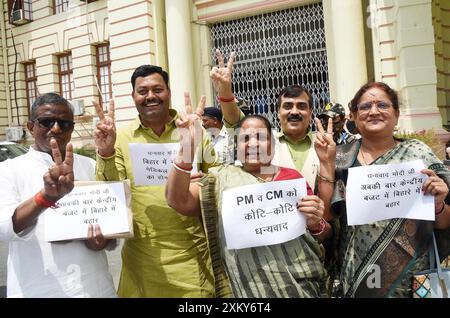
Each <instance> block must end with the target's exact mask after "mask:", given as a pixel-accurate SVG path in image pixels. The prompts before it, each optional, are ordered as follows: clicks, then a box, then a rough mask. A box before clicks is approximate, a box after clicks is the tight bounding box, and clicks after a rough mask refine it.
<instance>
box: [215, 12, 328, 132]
mask: <svg viewBox="0 0 450 318" xmlns="http://www.w3.org/2000/svg"><path fill="white" fill-rule="evenodd" d="M211 41H212V51H211V57H212V61H214V62H213V64H215V63H216V59H215V53H214V52H215V49H216V48H218V49H220V50H221V52H222V53H224V54H225V55H228V54H229V53H230V52H232V51H235V52H236V54H237V57H236V62H235V65H234V71H233V90H234V92H235V94H236V96H238V97H240V98H243V99H244V100H246V102H247V104H248V105H249V107H250V111H251V112H252V113H260V114H263V115H265V116H266V117H267V118H268V119H269V120H270V121H271V122H272V125H273V127H277V128H279V127H280V126H279V122H278V118H277V111H276V102H277V96H278V93H279V92H280V91H281V90H282V89H283V88H284V87H286V86H288V85H292V84H299V85H302V86H304V87H306V88H307V89H308V90H309V91H310V92H311V94H312V95H313V98H314V105H313V115H317V114H318V113H320V112H321V111H322V109H323V108H324V106H325V105H326V103H327V102H328V101H329V82H328V64H327V54H326V46H325V27H324V20H323V7H322V3H316V4H311V5H306V6H301V7H297V8H292V9H286V10H281V11H277V12H271V13H266V14H261V15H257V16H252V17H246V18H242V19H238V20H232V21H226V22H221V23H217V24H214V25H212V26H211ZM225 58H226V60H227V59H228V56H226V57H225ZM311 126H312V127H313V122H311ZM313 128H314V127H313Z"/></svg>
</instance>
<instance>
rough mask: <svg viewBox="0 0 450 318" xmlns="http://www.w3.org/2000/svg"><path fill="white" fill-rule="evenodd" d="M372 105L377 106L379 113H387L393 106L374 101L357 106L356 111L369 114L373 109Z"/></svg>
mask: <svg viewBox="0 0 450 318" xmlns="http://www.w3.org/2000/svg"><path fill="white" fill-rule="evenodd" d="M372 105H375V106H376V107H377V109H378V111H379V112H387V111H388V109H389V108H390V107H391V106H392V104H391V103H388V102H383V101H378V100H374V101H371V102H366V103H362V104H359V105H357V106H356V110H357V111H359V112H360V113H361V114H365V113H368V112H369V111H370V110H371V109H372Z"/></svg>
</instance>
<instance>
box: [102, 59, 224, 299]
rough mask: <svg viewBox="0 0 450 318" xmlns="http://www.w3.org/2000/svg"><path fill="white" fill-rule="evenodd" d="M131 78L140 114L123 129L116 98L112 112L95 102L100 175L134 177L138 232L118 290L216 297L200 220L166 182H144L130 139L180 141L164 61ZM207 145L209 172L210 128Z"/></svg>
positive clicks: (202, 164) (204, 162)
mask: <svg viewBox="0 0 450 318" xmlns="http://www.w3.org/2000/svg"><path fill="white" fill-rule="evenodd" d="M131 83H132V86H133V92H132V97H133V100H134V103H135V105H136V109H137V111H138V113H139V116H138V118H136V119H135V121H134V122H132V123H131V124H130V125H128V126H125V127H121V128H120V129H118V131H117V134H116V128H115V124H114V104H113V103H111V105H110V109H109V112H108V114H107V115H105V114H104V113H103V111H102V109H101V107H100V106H99V105H95V106H96V109H97V113H98V115H99V117H100V121H99V123H98V124H97V127H96V129H95V131H94V139H95V143H96V146H97V168H96V176H97V179H98V180H108V181H110V180H124V179H130V180H131V192H132V211H133V218H134V222H133V225H134V238H132V239H127V240H126V241H125V244H124V246H123V249H122V272H121V276H120V283H119V289H118V295H119V296H120V297H213V296H214V291H213V277H212V274H211V273H212V270H211V261H210V256H209V252H208V247H207V242H206V239H205V235H204V232H203V229H202V225H201V222H200V220H199V219H198V218H192V217H185V216H181V215H180V214H178V213H177V212H176V211H175V210H173V209H172V208H170V207H169V206H168V205H167V203H166V200H165V196H164V185H139V182H136V177H137V175H136V173H139V172H137V171H133V164H132V156H133V155H134V154H133V152H130V147H129V144H158V143H178V142H179V138H180V137H179V134H178V133H179V132H178V130H177V128H176V126H175V121H176V120H177V119H178V118H179V116H180V115H179V114H177V112H176V111H175V110H174V109H170V88H169V77H168V74H167V72H165V71H163V70H162V69H161V68H160V67H157V66H152V65H142V66H140V67H138V68H137V69H136V70H135V71H134V73H133V75H132V77H131ZM203 107H204V105H203ZM201 146H202V147H200V149H201V150H200V154H199V153H198V154H199V155H200V156H198V157H199V158H197V159H198V162H199V165H198V166H199V169H201V170H202V171H205V172H206V171H207V169H208V167H209V166H212V165H215V162H216V157H215V154H214V150H213V147H212V146H211V145H210V143H209V140H208V139H207V138H206V134H205V138H204V139H203V140H202V144H201ZM202 157H203V158H202Z"/></svg>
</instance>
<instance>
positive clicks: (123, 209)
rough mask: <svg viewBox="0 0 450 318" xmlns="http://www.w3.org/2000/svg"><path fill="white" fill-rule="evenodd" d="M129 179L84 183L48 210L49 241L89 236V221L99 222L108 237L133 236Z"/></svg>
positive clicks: (47, 238)
mask: <svg viewBox="0 0 450 318" xmlns="http://www.w3.org/2000/svg"><path fill="white" fill-rule="evenodd" d="M129 188H130V186H129V182H81V183H76V184H75V187H74V189H73V190H72V192H70V193H69V194H67V195H66V196H64V197H63V198H62V199H61V200H59V201H58V205H59V208H57V209H47V210H46V211H45V212H44V222H45V240H46V241H48V242H52V241H61V240H73V239H85V238H87V233H88V226H89V224H92V225H95V224H99V225H100V229H101V231H102V233H103V235H104V236H105V237H108V238H113V237H130V236H132V219H131V210H130V209H129V205H130V198H131V192H130V190H129Z"/></svg>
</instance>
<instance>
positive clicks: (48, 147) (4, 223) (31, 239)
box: [0, 93, 116, 297]
mask: <svg viewBox="0 0 450 318" xmlns="http://www.w3.org/2000/svg"><path fill="white" fill-rule="evenodd" d="M73 120H74V116H73V109H72V106H71V105H70V103H69V102H68V101H67V100H66V99H64V98H62V97H61V96H59V95H58V94H55V93H48V94H44V95H42V96H40V97H38V98H37V99H36V101H35V102H34V103H33V106H32V109H31V116H30V121H29V122H28V123H27V127H28V130H29V131H30V133H31V135H32V136H33V137H34V141H35V143H34V145H33V146H32V147H30V150H29V152H28V153H26V154H24V155H22V156H19V157H16V158H14V159H12V160H6V161H4V162H2V163H1V164H0V184H2V187H0V198H2V199H1V200H0V240H2V241H9V255H8V258H9V261H8V283H7V284H8V286H7V296H8V297H114V296H116V294H115V290H114V284H113V281H112V277H111V274H110V273H109V272H108V262H107V259H106V254H105V252H104V250H103V248H104V247H105V246H106V245H107V244H108V243H109V242H108V241H109V240H105V239H104V237H103V235H102V234H101V231H100V228H99V227H98V226H96V227H95V229H94V228H92V227H90V228H89V229H88V239H87V240H85V241H84V242H83V241H65V242H58V243H51V242H47V241H45V240H44V222H43V219H42V217H41V216H42V213H43V212H44V211H46V210H47V209H48V208H54V207H56V206H57V201H58V200H60V199H61V198H62V197H64V196H65V195H66V194H68V193H69V192H70V191H72V189H73V187H74V180H80V181H81V180H83V181H85V180H86V181H87V180H95V161H94V160H92V159H90V158H87V157H83V156H80V155H77V154H74V153H73V147H72V145H71V144H70V143H69V142H70V139H71V135H72V131H73V129H74V122H73ZM49 212H53V211H51V210H50V211H49ZM54 213H56V211H55V212H54ZM94 231H95V235H94ZM94 251H95V252H94Z"/></svg>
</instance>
